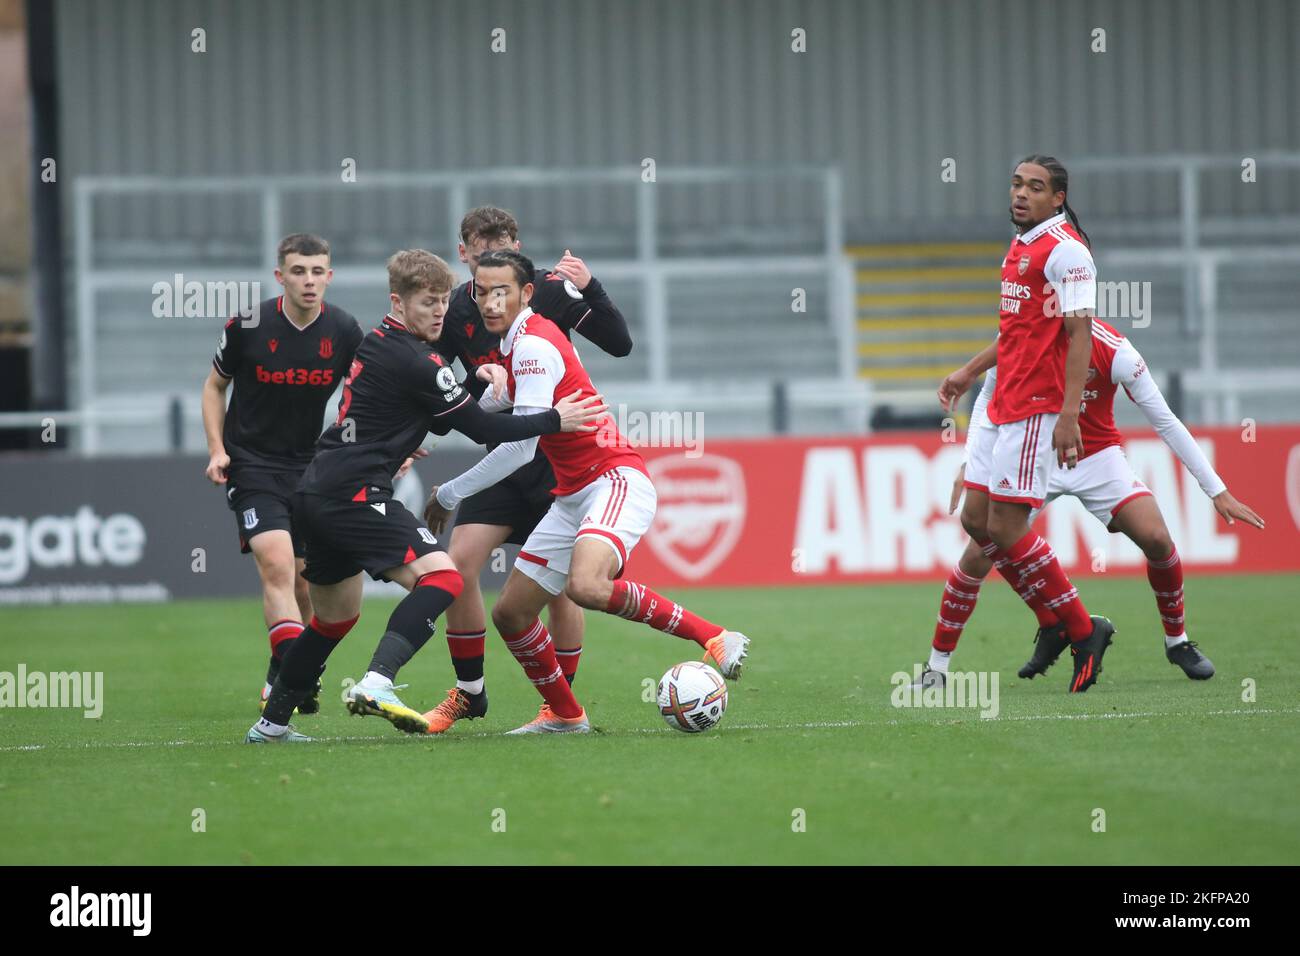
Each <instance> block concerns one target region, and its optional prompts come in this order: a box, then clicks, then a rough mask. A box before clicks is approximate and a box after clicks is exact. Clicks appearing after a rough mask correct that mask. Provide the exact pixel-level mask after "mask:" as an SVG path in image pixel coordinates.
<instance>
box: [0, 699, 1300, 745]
mask: <svg viewBox="0 0 1300 956" xmlns="http://www.w3.org/2000/svg"><path fill="white" fill-rule="evenodd" d="M908 709H916V710H926V709H928V710H940V709H942V708H937V707H931V708H920V707H918V708H908ZM951 709H956V708H951ZM962 709H963V710H970V711H975V712H978V711H977V709H976V708H962ZM1276 714H1300V707H1289V708H1269V707H1257V708H1237V709H1234V710H1207V711H1201V712H1200V713H1186V712H1180V711H1158V710H1152V711H1135V712H1132V713H1101V714H1020V715H1014V716H998V717H987V718H983V719H978V718H977V719H970V718H967V719H963V720H957V719H954V720H950V721H945V723H949V724H964V725H967V726H972V727H978V726H982V725H984V724H996V723H999V722H1007V721H1025V720H1125V719H1142V718H1147V717H1174V718H1177V719H1180V720H1183V719H1189V718H1196V717H1255V716H1264V715H1276ZM877 723H880V724H881V725H883V726H890V727H893V726H899V725H902V724H905V723H911V722H910V721H902V720H897V719H895V720H886V721H881V722H877V721H869V720H833V721H824V720H819V721H810V722H808V723H803V724H729V725H727V729H728V730H826V729H836V728H842V727H867V726H871V725H874V724H877ZM671 732H672V728H671V727H667V726H665V727H633V728H629V729H627V730H619V731H614V732H613V735H614V736H618V735H621V734H667V733H671ZM504 734H505V731H500V732H497V733H486V732H477V733H469V734H455V735H452V736H449V737H448V738H447V739H449V740H465V739H478V738H482V737H500V736H504ZM312 739H313V742H315V743H322V744H335V743H353V742H361V743H383V744H385V745H391V744H393V743H394V742H396V741H414V740H421V739H424V738H423V736H422V735H420V734H409V735H404V736H402V737H397V736H373V737H371V736H347V737H314V738H312ZM235 742H236V741H235V740H130V741H118V742H99V741H91V742H88V743H81V744H12V745H8V746H4V747H0V753H25V752H31V751H39V750H129V749H145V748H153V747H222V746H226V745H227V744H232V743H235Z"/></svg>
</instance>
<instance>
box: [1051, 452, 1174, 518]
mask: <svg viewBox="0 0 1300 956" xmlns="http://www.w3.org/2000/svg"><path fill="white" fill-rule="evenodd" d="M1149 494H1151V491H1150V489H1148V488H1147V486H1146V485H1144V484H1143V483H1142V480H1141V479H1140V478H1138V476H1137V475H1135V474H1134V473H1133V468H1132V466H1131V465H1129V463H1128V459H1127V458H1126V457H1125V456H1124V449H1123V448H1121V447H1120V446H1119V445H1111V446H1110V447H1109V448H1103V449H1102V450H1101V451H1099V452H1097V453H1096V454H1095V455H1089V456H1088V457H1087V458H1085V459H1084V460H1083V461H1081V462H1079V464H1078V465H1077V466H1076V467H1074V468H1062V467H1061V466H1059V465H1055V466H1053V468H1052V476H1051V479H1050V480H1049V481H1048V483H1047V502H1046V504H1044V505H1043V507H1046V506H1047V505H1048V504H1051V503H1052V502H1053V501H1055V500H1056V499H1057V498H1060V497H1062V496H1064V495H1070V496H1072V497H1074V498H1078V499H1079V501H1081V502H1082V503H1083V506H1084V507H1085V508H1087V509H1088V512H1089V513H1090V514H1091V515H1092V516H1093V517H1095V518H1096V519H1097V520H1098V521H1100V522H1101V523H1102V524H1104V525H1105V526H1106V527H1107V528H1109V527H1110V523H1111V522H1112V521H1113V520H1115V515H1116V514H1118V513H1119V509H1120V508H1123V507H1124V506H1125V505H1126V504H1128V503H1129V502H1130V501H1132V500H1133V499H1134V498H1141V497H1143V496H1144V495H1149ZM1042 510H1043V508H1041V507H1040V508H1035V509H1034V511H1033V512H1032V513H1031V514H1030V516H1029V520H1030V523H1033V520H1034V519H1035V518H1037V517H1038V515H1039V513H1040V512H1041V511H1042Z"/></svg>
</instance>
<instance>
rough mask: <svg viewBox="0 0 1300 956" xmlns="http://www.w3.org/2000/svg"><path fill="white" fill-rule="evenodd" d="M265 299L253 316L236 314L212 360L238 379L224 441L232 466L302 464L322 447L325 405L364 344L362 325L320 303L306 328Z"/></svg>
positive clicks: (287, 467)
mask: <svg viewBox="0 0 1300 956" xmlns="http://www.w3.org/2000/svg"><path fill="white" fill-rule="evenodd" d="M283 303H284V297H283V296H277V297H276V298H274V299H267V300H266V301H265V302H262V303H260V304H259V305H258V307H257V312H256V313H255V321H254V319H250V318H246V317H236V318H233V319H231V320H230V321H228V322H227V323H226V327H225V329H224V330H223V331H222V333H221V342H220V343H219V344H218V346H217V354H216V355H214V356H213V358H212V366H213V368H215V369H216V370H217V374H218V375H221V376H222V377H223V378H228V379H232V380H233V381H234V391H233V393H232V394H231V397H230V407H229V408H227V410H226V423H225V426H224V428H223V430H222V441H223V443H224V444H225V446H226V454H228V455H229V456H230V467H231V469H232V470H235V469H240V468H257V469H265V470H270V471H290V472H295V473H297V472H301V471H302V470H303V469H304V468H305V467H307V465H308V464H310V462H311V459H312V455H314V454H315V453H316V439H317V437H318V436H319V435H320V432H321V425H322V424H323V419H324V417H325V406H326V405H327V404H328V403H329V399H330V396H331V395H333V394H334V390H335V389H336V388H338V386H339V385H340V384H341V383H342V382H343V379H344V377H345V376H346V374H347V370H348V368H349V366H350V365H351V364H352V356H353V354H354V353H355V352H356V350H357V346H358V345H360V344H361V337H362V332H361V326H359V325H358V324H357V320H356V319H354V318H353V317H352V316H351V315H350V314H348V313H347V312H345V311H344V310H343V309H340V308H338V307H337V306H333V305H328V306H327V305H326V304H325V303H324V302H322V303H321V307H320V312H319V313H318V314H317V316H316V318H314V319H313V320H312V321H311V322H309V323H307V325H306V326H304V327H303V328H301V329H300V328H298V327H297V326H296V325H294V324H293V323H292V322H290V321H289V318H288V316H286V315H285V314H284V308H283Z"/></svg>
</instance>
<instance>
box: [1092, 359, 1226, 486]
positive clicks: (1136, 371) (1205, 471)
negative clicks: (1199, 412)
mask: <svg viewBox="0 0 1300 956" xmlns="http://www.w3.org/2000/svg"><path fill="white" fill-rule="evenodd" d="M1110 376H1111V380H1112V381H1114V382H1115V383H1116V384H1117V385H1123V386H1124V391H1126V392H1127V393H1128V397H1129V398H1131V399H1133V402H1134V403H1135V404H1136V405H1137V406H1138V408H1140V409H1142V414H1143V415H1145V416H1146V419H1147V421H1149V422H1150V423H1151V427H1152V428H1154V429H1155V430H1156V434H1157V435H1159V436H1160V437H1161V438H1162V439H1164V442H1165V444H1166V445H1168V446H1169V447H1170V448H1171V449H1173V452H1174V454H1175V455H1177V456H1178V460H1179V461H1181V462H1182V463H1183V465H1184V466H1185V467H1186V468H1187V470H1188V471H1190V472H1191V473H1192V475H1193V477H1195V478H1196V483H1197V484H1198V485H1200V486H1201V490H1202V491H1203V492H1205V493H1206V494H1207V495H1208V496H1209V497H1211V498H1213V497H1214V496H1216V495H1218V494H1221V493H1222V492H1223V491H1225V490H1226V489H1227V487H1228V486H1227V485H1226V484H1224V481H1223V479H1222V478H1220V477H1219V475H1218V473H1217V472H1215V470H1214V466H1213V465H1211V464H1210V460H1209V459H1208V458H1206V457H1205V452H1204V451H1202V450H1201V446H1200V445H1198V444H1197V443H1196V439H1195V438H1193V437H1192V433H1191V432H1189V431H1188V430H1187V426H1186V425H1184V424H1183V423H1182V422H1181V421H1179V420H1178V416H1177V415H1175V414H1174V413H1173V410H1172V409H1171V408H1170V407H1169V403H1168V402H1166V401H1165V397H1164V395H1162V394H1161V393H1160V387H1159V386H1158V385H1156V383H1155V380H1154V379H1152V377H1151V373H1150V372H1149V371H1147V365H1146V362H1145V361H1143V359H1142V356H1141V355H1139V354H1138V350H1137V349H1135V348H1134V347H1133V346H1132V345H1131V344H1129V342H1128V340H1127V339H1126V340H1125V341H1124V344H1123V345H1121V346H1120V347H1119V349H1118V350H1116V352H1115V359H1114V361H1113V362H1111V366H1110Z"/></svg>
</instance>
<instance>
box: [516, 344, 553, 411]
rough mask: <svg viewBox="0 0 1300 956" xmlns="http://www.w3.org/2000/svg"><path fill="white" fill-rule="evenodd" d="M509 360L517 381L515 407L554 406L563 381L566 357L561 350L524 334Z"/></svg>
mask: <svg viewBox="0 0 1300 956" xmlns="http://www.w3.org/2000/svg"><path fill="white" fill-rule="evenodd" d="M509 358H510V370H511V374H513V375H514V379H515V395H514V401H515V406H516V407H518V406H520V405H528V406H530V407H533V408H551V407H552V406H554V405H555V398H556V395H555V390H556V389H557V388H559V387H560V381H561V380H562V379H563V378H564V358H563V356H561V355H560V350H559V349H557V348H556V347H555V346H554V345H552V344H551V343H550V342H548V341H546V339H544V338H541V337H540V336H537V335H521V336H520V337H519V338H518V339H517V340H516V342H515V346H514V351H513V352H512V353H511V355H510V356H509Z"/></svg>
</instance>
